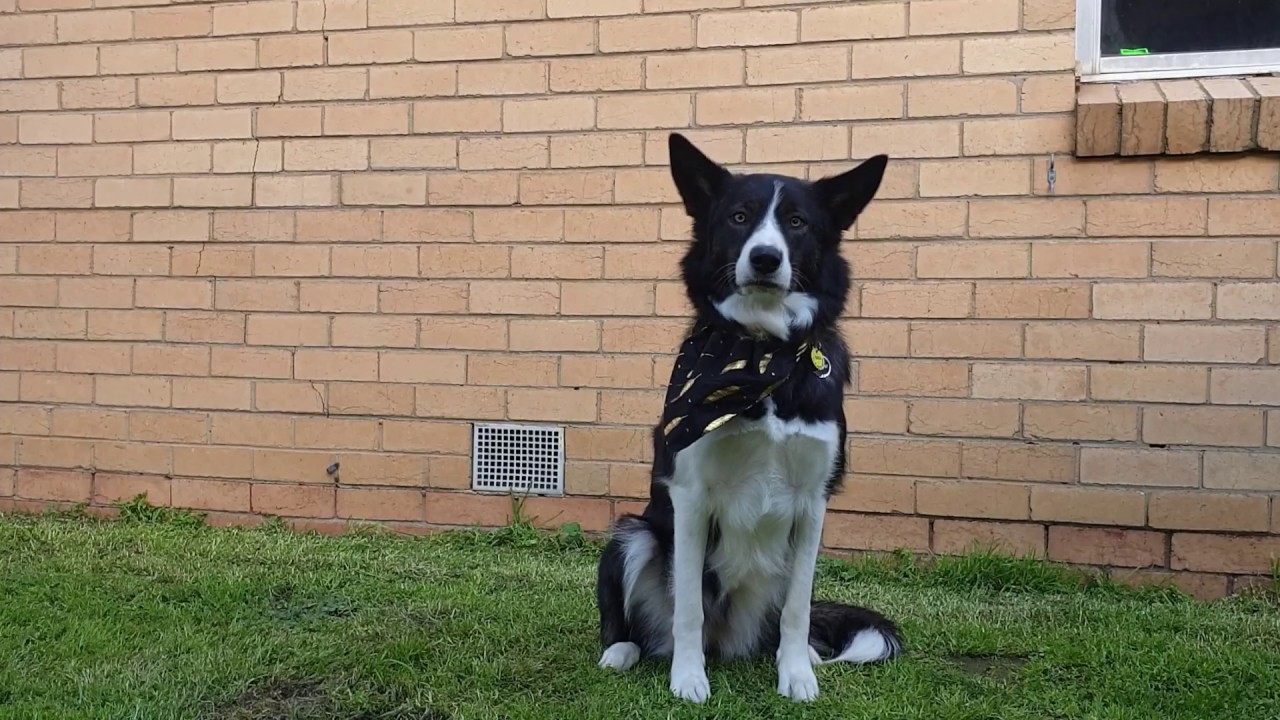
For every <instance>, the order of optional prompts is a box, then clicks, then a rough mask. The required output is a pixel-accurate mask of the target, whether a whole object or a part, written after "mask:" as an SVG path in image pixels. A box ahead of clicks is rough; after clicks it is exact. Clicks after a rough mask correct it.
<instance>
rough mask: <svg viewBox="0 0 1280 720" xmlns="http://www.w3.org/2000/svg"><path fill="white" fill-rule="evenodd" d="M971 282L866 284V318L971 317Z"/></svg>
mask: <svg viewBox="0 0 1280 720" xmlns="http://www.w3.org/2000/svg"><path fill="white" fill-rule="evenodd" d="M972 296H973V287H972V285H970V284H969V283H866V284H865V285H864V286H863V288H862V314H863V316H864V317H906V318H962V317H968V316H969V314H970V305H971V303H972Z"/></svg>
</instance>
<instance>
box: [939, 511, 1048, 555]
mask: <svg viewBox="0 0 1280 720" xmlns="http://www.w3.org/2000/svg"><path fill="white" fill-rule="evenodd" d="M932 549H933V551H934V552H935V553H941V554H944V555H964V554H968V553H971V552H974V551H975V550H995V551H996V552H1000V553H1008V554H1013V555H1017V556H1043V555H1044V554H1045V532H1044V526H1043V525H1032V524H1027V523H996V522H980V521H970V520H941V519H939V520H935V521H934V523H933V547H932Z"/></svg>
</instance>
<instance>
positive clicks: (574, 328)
mask: <svg viewBox="0 0 1280 720" xmlns="http://www.w3.org/2000/svg"><path fill="white" fill-rule="evenodd" d="M618 323H620V324H621V327H617V328H616V329H614V334H616V336H618V337H616V340H614V343H616V345H618V346H620V348H621V350H625V351H631V350H632V347H631V346H634V345H636V341H639V340H645V338H644V334H643V332H644V329H645V328H644V327H631V325H628V324H625V323H626V322H623V320H620V322H618ZM627 331H630V333H627ZM509 332H511V336H509V341H511V350H515V351H552V352H568V351H598V350H600V327H599V323H598V322H596V320H567V319H566V320H562V319H556V320H535V319H515V320H512V322H511V331H509ZM628 336H630V337H628ZM653 345H655V346H662V347H663V351H667V350H668V348H669V347H671V345H669V343H666V342H654V343H653Z"/></svg>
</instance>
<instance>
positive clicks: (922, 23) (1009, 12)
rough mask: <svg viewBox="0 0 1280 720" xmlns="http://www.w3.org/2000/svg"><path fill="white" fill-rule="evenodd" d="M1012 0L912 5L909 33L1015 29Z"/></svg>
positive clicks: (1015, 11)
mask: <svg viewBox="0 0 1280 720" xmlns="http://www.w3.org/2000/svg"><path fill="white" fill-rule="evenodd" d="M1020 9H1021V8H1020V7H1019V4H1018V2H1016V1H1015V0H934V1H933V2H922V3H918V4H913V5H912V6H911V17H910V23H911V34H912V35H949V34H954V33H986V32H1007V31H1011V30H1017V29H1018V24H1019V21H1020V17H1019V11H1020Z"/></svg>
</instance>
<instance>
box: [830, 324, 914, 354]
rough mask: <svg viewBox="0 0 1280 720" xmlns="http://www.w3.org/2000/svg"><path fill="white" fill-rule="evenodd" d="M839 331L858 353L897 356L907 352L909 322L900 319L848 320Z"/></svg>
mask: <svg viewBox="0 0 1280 720" xmlns="http://www.w3.org/2000/svg"><path fill="white" fill-rule="evenodd" d="M841 331H842V332H844V333H846V337H847V338H849V341H850V343H851V345H852V346H854V347H856V348H858V352H859V355H865V356H873V357H874V356H881V357H899V356H902V355H906V354H908V343H909V340H908V338H909V337H910V336H909V323H906V322H902V320H850V322H844V323H841Z"/></svg>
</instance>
